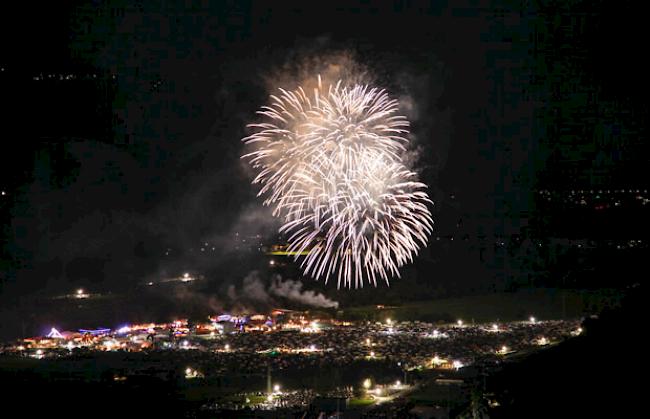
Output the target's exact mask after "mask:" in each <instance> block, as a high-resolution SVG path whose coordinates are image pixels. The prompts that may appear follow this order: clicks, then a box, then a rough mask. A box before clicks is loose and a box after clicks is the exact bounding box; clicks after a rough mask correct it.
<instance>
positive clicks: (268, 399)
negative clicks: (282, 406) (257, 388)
mask: <svg viewBox="0 0 650 419" xmlns="http://www.w3.org/2000/svg"><path fill="white" fill-rule="evenodd" d="M266 401H267V402H269V403H271V402H272V401H273V395H271V394H269V395H268V397H267V398H266Z"/></svg>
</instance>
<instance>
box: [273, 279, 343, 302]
mask: <svg viewBox="0 0 650 419" xmlns="http://www.w3.org/2000/svg"><path fill="white" fill-rule="evenodd" d="M269 292H270V293H271V294H273V295H277V296H279V297H284V298H287V299H289V300H291V301H295V302H299V303H302V304H305V305H308V306H312V307H322V308H338V307H339V303H338V302H336V301H333V300H330V299H329V298H327V297H326V296H324V295H323V294H321V293H317V292H314V291H312V290H306V291H303V290H302V282H300V281H293V280H291V279H287V280H286V281H283V280H282V278H281V277H280V276H279V275H277V276H275V277H274V278H273V279H272V281H271V286H270V287H269Z"/></svg>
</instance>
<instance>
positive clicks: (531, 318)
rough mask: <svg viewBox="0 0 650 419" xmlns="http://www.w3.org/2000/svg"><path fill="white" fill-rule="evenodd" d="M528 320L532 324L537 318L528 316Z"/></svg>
mask: <svg viewBox="0 0 650 419" xmlns="http://www.w3.org/2000/svg"><path fill="white" fill-rule="evenodd" d="M529 320H530V322H531V323H533V324H535V322H536V321H537V320H535V317H533V316H530V319H529Z"/></svg>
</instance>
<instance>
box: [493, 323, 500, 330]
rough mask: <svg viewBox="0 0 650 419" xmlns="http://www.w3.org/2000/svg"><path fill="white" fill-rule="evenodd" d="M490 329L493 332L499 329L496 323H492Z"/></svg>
mask: <svg viewBox="0 0 650 419" xmlns="http://www.w3.org/2000/svg"><path fill="white" fill-rule="evenodd" d="M492 330H494V331H495V332H496V331H498V330H499V326H498V325H497V324H496V323H494V324H493V325H492Z"/></svg>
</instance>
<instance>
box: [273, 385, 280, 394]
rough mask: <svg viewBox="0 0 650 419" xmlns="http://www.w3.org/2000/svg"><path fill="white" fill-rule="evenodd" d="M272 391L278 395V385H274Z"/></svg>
mask: <svg viewBox="0 0 650 419" xmlns="http://www.w3.org/2000/svg"><path fill="white" fill-rule="evenodd" d="M273 391H274V392H275V393H279V392H280V384H276V385H274V386H273Z"/></svg>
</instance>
